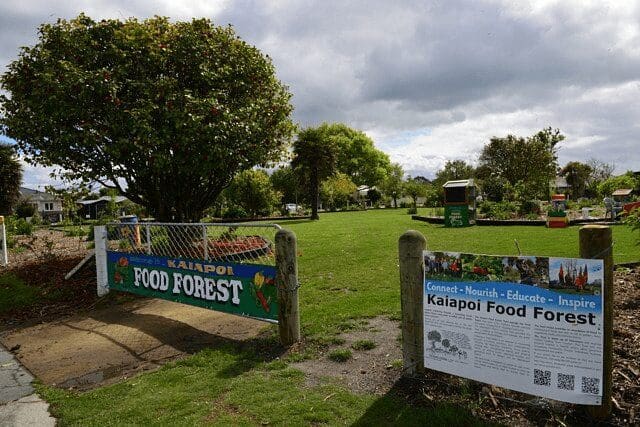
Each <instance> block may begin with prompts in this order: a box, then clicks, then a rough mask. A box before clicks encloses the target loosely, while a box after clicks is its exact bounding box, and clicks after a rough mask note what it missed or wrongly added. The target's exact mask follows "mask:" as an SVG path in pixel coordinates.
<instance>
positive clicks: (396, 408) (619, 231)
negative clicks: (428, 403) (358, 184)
mask: <svg viewBox="0 0 640 427" xmlns="http://www.w3.org/2000/svg"><path fill="white" fill-rule="evenodd" d="M419 213H423V212H419ZM283 225H284V227H286V228H289V229H292V230H293V231H294V232H295V233H296V234H297V236H298V251H299V274H300V283H301V285H302V287H301V289H300V311H301V322H302V328H303V332H304V334H305V335H306V337H307V339H308V340H309V341H311V342H313V341H316V342H323V340H325V339H331V337H332V336H334V335H335V334H337V333H339V332H340V331H343V330H347V329H349V328H352V327H354V325H356V324H357V322H355V321H354V319H357V318H361V317H369V316H376V315H389V316H394V317H396V318H398V317H399V314H400V285H399V273H398V259H397V251H398V250H397V244H398V238H399V236H400V235H401V234H402V233H404V232H405V231H406V230H408V229H415V230H418V231H420V232H422V233H423V234H424V235H425V237H426V238H427V242H428V248H429V249H432V250H450V251H463V252H478V253H487V254H500V255H515V254H517V249H516V246H515V244H514V239H515V240H517V241H518V243H519V245H520V248H521V249H522V251H523V253H524V254H529V255H547V256H568V257H571V256H574V257H577V256H578V227H571V228H567V229H546V228H544V227H470V228H465V229H445V228H444V227H443V226H441V225H432V224H427V223H424V222H418V221H412V220H411V217H410V216H409V215H407V214H406V209H397V210H372V211H366V212H343V213H331V214H324V215H322V216H321V220H320V221H317V222H311V221H298V222H291V223H284V224H283ZM613 235H614V240H615V246H614V258H615V261H616V262H628V261H637V260H639V259H640V247H638V246H636V244H635V243H636V241H637V240H638V237H639V236H638V235H637V233H636V234H635V235H634V234H632V233H631V231H630V229H629V228H627V227H625V226H615V227H614V229H613ZM259 354H262V352H261V351H258V350H255V349H253V350H247V349H238V348H232V347H224V348H216V349H211V350H205V351H203V352H200V353H199V354H197V355H195V356H192V357H190V358H188V359H186V360H185V361H182V362H178V363H172V364H169V365H166V366H165V367H164V368H162V369H161V370H159V371H157V372H154V373H149V374H143V375H140V376H138V377H135V378H133V379H129V380H127V381H124V382H122V383H120V384H116V385H113V386H108V387H103V388H101V389H98V390H94V391H90V392H86V393H76V392H67V391H62V390H58V389H55V388H50V387H44V386H42V387H40V392H41V393H42V394H43V396H44V397H45V398H46V399H47V400H48V401H49V402H51V403H52V411H53V413H54V415H55V416H57V417H60V424H61V425H122V424H150V425H199V424H212V425H229V424H234V425H236V424H239V425H256V424H263V423H270V424H276V425H283V424H284V425H308V424H328V425H342V424H356V425H375V424H385V425H394V424H395V425H472V424H473V423H474V422H475V421H474V420H473V418H472V416H471V415H470V409H471V408H462V409H461V408H455V407H452V406H449V405H446V403H444V404H437V405H435V406H433V407H431V408H427V407H412V406H408V405H407V404H406V403H405V402H404V401H401V400H399V399H398V398H397V397H395V395H394V394H393V393H389V394H387V395H385V396H383V397H375V396H368V395H354V394H352V393H350V392H348V391H346V390H345V389H344V388H341V387H339V386H338V385H336V384H332V383H330V382H328V383H325V384H321V385H317V386H306V385H305V384H304V379H303V376H302V373H300V372H299V371H296V370H294V369H291V368H289V367H287V366H286V363H283V361H275V362H269V359H268V358H264V357H263V358H260V356H258V355H259Z"/></svg>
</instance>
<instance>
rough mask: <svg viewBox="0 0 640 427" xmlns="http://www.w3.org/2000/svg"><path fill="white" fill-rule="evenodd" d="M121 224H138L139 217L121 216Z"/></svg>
mask: <svg viewBox="0 0 640 427" xmlns="http://www.w3.org/2000/svg"><path fill="white" fill-rule="evenodd" d="M119 219H120V222H121V223H123V224H137V223H138V216H137V215H125V216H121V217H120V218H119Z"/></svg>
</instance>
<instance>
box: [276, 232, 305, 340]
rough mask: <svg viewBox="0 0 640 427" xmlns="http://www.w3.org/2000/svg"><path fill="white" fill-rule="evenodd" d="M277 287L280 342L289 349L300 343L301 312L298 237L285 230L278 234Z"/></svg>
mask: <svg viewBox="0 0 640 427" xmlns="http://www.w3.org/2000/svg"><path fill="white" fill-rule="evenodd" d="M276 286H277V287H278V305H279V313H278V329H279V332H280V342H281V343H282V345H284V346H286V347H288V346H290V345H292V344H293V343H296V342H298V341H300V311H299V309H298V288H299V285H298V260H297V242H296V235H295V234H294V233H293V232H292V231H289V230H284V229H283V230H278V231H277V232H276Z"/></svg>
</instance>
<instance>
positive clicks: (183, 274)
mask: <svg viewBox="0 0 640 427" xmlns="http://www.w3.org/2000/svg"><path fill="white" fill-rule="evenodd" d="M107 271H108V277H109V288H110V289H115V290H118V291H124V292H130V293H134V294H138V295H143V296H147V297H153V298H161V299H166V300H169V301H175V302H181V303H184V304H189V305H195V306H198V307H204V308H208V309H211V310H216V311H224V312H226V313H232V314H238V315H241V316H248V317H255V318H259V319H262V320H267V321H270V322H277V320H278V303H277V299H278V298H277V289H276V285H275V277H276V268H275V267H273V266H270V265H257V264H236V263H228V262H217V261H204V260H192V259H184V258H168V257H160V256H151V255H140V254H127V253H122V252H114V251H107Z"/></svg>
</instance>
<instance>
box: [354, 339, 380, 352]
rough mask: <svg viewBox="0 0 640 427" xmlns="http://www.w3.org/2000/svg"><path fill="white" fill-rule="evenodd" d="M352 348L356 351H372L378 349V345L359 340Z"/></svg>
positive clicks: (369, 341) (370, 341)
mask: <svg viewBox="0 0 640 427" xmlns="http://www.w3.org/2000/svg"><path fill="white" fill-rule="evenodd" d="M351 347H353V349H354V350H372V349H374V348H376V343H375V342H373V341H372V340H358V341H356V342H354V343H353V344H352V345H351Z"/></svg>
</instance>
